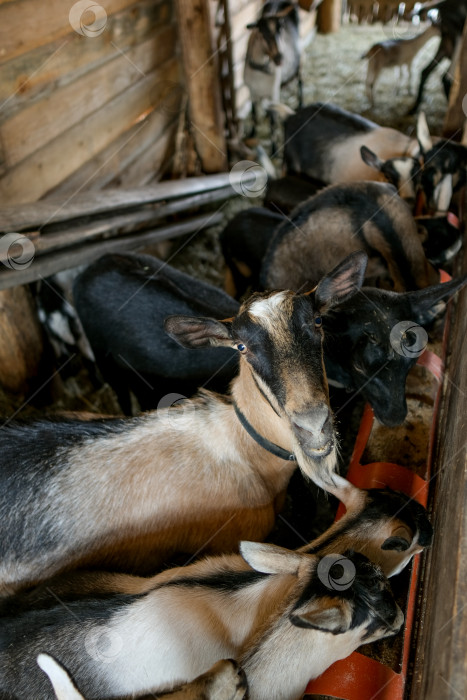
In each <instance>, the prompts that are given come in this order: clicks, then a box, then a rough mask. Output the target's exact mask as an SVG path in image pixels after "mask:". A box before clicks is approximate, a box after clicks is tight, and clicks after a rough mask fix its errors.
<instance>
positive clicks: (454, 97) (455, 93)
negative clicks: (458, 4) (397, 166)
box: [443, 23, 467, 140]
mask: <svg viewBox="0 0 467 700" xmlns="http://www.w3.org/2000/svg"><path fill="white" fill-rule="evenodd" d="M466 94H467V23H466V24H465V26H464V33H463V36H462V43H461V46H460V54H459V59H458V61H457V65H456V67H455V70H454V82H453V84H452V88H451V92H450V95H449V106H448V110H447V112H446V118H445V121H444V126H443V135H444V136H446V137H447V138H451V137H452V136H453V135H454V134H456V137H457V140H460V138H459V132H462V129H463V127H464V123H465V119H466V113H465V106H466V105H465V104H464V101H465V96H466Z"/></svg>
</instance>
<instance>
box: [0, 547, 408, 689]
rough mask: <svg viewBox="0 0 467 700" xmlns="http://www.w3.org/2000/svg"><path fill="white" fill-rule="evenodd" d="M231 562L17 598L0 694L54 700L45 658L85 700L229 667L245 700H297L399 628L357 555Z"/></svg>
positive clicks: (0, 666)
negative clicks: (236, 671)
mask: <svg viewBox="0 0 467 700" xmlns="http://www.w3.org/2000/svg"><path fill="white" fill-rule="evenodd" d="M240 551H241V554H242V557H243V559H242V557H239V556H236V555H231V556H221V557H211V558H207V559H204V560H202V561H199V562H196V563H194V564H191V565H190V566H188V567H181V568H178V569H172V570H168V571H164V572H163V573H161V574H159V575H158V576H155V577H153V578H152V579H144V578H143V579H138V578H136V577H131V576H123V575H121V576H120V577H119V576H118V575H112V574H107V575H106V574H101V575H100V586H99V588H100V590H96V587H94V591H93V590H92V588H91V589H87V586H86V583H85V582H84V585H78V586H77V588H76V591H75V592H74V595H73V592H72V593H70V590H69V589H68V590H67V588H66V585H65V586H61V585H60V582H58V581H51V582H47V584H45V585H44V586H42V588H41V589H39V590H35V591H33V592H32V593H31V595H30V596H29V602H30V603H31V600H32V599H34V598H35V599H36V602H35V605H34V603H33V604H32V605H30V604H28V596H19V597H18V600H17V601H16V602H15V603H14V605H13V608H14V610H13V608H12V607H10V609H9V611H10V612H9V614H8V613H7V616H6V617H5V616H4V617H2V618H1V620H0V624H1V630H2V634H1V637H0V694H1V693H2V692H3V693H5V694H6V695H8V694H9V693H10V694H12V693H13V694H14V696H15V698H17V700H30V698H31V697H34V698H36V697H37V698H39V697H40V698H41V700H48V699H49V698H52V697H53V695H52V694H51V689H50V686H49V685H48V680H47V679H46V677H45V676H44V674H43V673H41V671H40V670H39V668H38V667H37V665H36V661H35V660H36V658H37V655H38V653H41V652H46V653H48V654H51V655H53V656H54V657H56V658H59V659H60V661H61V662H62V663H63V664H64V666H65V668H67V669H68V671H69V672H70V674H71V675H72V677H73V679H74V681H75V682H76V683H77V685H78V687H79V688H80V691H81V692H82V693H83V694H84V695H85V696H86V695H87V696H90V697H109V696H110V697H115V696H117V697H118V696H122V695H123V696H124V695H137V694H142V693H143V692H156V690H155V689H162V690H164V689H165V690H169V689H171V688H173V687H174V686H175V685H176V684H178V683H182V682H186V681H190V680H192V679H194V678H195V677H196V676H198V675H199V674H200V673H203V672H205V671H206V669H209V668H210V667H211V666H212V665H213V663H215V662H216V661H218V660H219V659H223V658H234V659H236V661H237V662H238V663H239V664H240V666H241V667H242V668H243V669H244V671H245V674H246V677H247V679H248V687H249V697H250V700H272V699H274V698H276V699H278V698H280V699H281V700H296V699H297V698H298V697H300V696H301V694H302V693H303V692H304V689H305V687H306V685H307V682H308V680H309V679H310V678H315V677H316V676H318V675H320V674H321V673H322V672H323V671H324V670H325V669H326V668H328V667H329V666H330V665H331V664H332V663H334V662H335V661H337V660H338V659H342V658H344V657H346V656H348V655H349V654H350V653H352V652H353V651H354V650H355V649H356V648H357V647H358V646H360V644H362V643H368V642H372V641H375V640H377V639H382V638H383V637H386V636H389V635H392V634H395V633H397V632H398V631H399V629H400V627H401V625H402V622H403V614H402V612H401V610H400V608H399V607H398V605H397V604H396V602H395V600H394V598H393V595H392V593H391V591H390V588H389V583H388V581H387V579H386V578H385V577H384V575H383V573H382V571H381V569H380V568H379V567H378V566H377V565H375V564H373V563H371V562H370V561H369V560H368V559H367V558H366V557H365V556H363V555H361V554H359V553H356V552H353V551H352V550H346V551H345V552H343V553H335V554H326V555H324V556H319V555H315V554H307V553H303V552H292V551H289V550H286V549H283V548H281V547H276V546H275V545H270V544H260V543H256V542H243V543H241V546H240ZM115 581H116V583H115ZM81 583H82V582H81ZM115 588H117V590H118V592H112V589H113V590H114V591H115ZM3 607H4V608H5V607H6V606H3ZM7 609H8V608H7ZM0 612H1V611H0ZM106 643H107V644H106ZM103 645H104V646H103ZM102 646H103V652H102V653H101V648H102Z"/></svg>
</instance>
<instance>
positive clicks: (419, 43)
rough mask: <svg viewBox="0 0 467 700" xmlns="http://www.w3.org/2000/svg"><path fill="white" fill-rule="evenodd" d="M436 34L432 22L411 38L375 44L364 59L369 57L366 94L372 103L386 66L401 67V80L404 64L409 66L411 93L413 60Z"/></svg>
mask: <svg viewBox="0 0 467 700" xmlns="http://www.w3.org/2000/svg"><path fill="white" fill-rule="evenodd" d="M434 36H439V29H438V27H437V26H436V25H434V24H430V26H429V27H428V28H427V29H425V31H423V32H420V33H419V34H417V35H416V36H414V37H412V38H410V39H386V41H379V42H378V43H376V44H373V46H371V47H370V48H369V49H368V51H367V52H366V53H364V54H363V56H362V59H365V58H367V59H368V69H367V76H366V85H365V87H366V94H367V97H368V100H369V101H370V103H371V105H372V106H373V105H374V89H375V84H376V81H377V80H378V76H379V74H380V73H381V71H382V70H384V69H386V68H395V67H396V66H397V67H398V68H399V82H400V80H401V78H402V66H406V67H407V72H408V83H409V93H410V88H411V84H412V61H413V60H414V58H415V56H416V55H417V53H418V52H419V51H420V49H421V48H422V47H423V46H424V45H425V44H426V43H427V41H429V40H430V39H432V38H433V37H434Z"/></svg>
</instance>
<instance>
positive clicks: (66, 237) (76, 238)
mask: <svg viewBox="0 0 467 700" xmlns="http://www.w3.org/2000/svg"><path fill="white" fill-rule="evenodd" d="M231 196H232V190H231V189H230V188H227V187H226V188H223V189H220V190H212V191H211V192H202V193H200V194H196V195H193V196H191V197H186V198H184V199H177V200H174V201H172V202H168V203H167V204H161V205H159V206H156V207H154V208H151V209H143V210H142V211H135V212H133V213H130V214H120V215H119V216H111V217H109V218H106V219H100V220H98V221H91V222H90V223H85V224H81V225H75V226H72V225H71V226H66V228H65V229H64V230H59V231H55V232H54V233H44V234H42V235H38V234H37V233H34V234H32V235H30V236H29V235H28V238H31V239H32V240H33V242H34V248H35V255H36V256H41V255H44V254H50V253H51V252H54V251H57V250H62V251H63V250H64V249H65V248H70V247H71V246H76V245H79V244H81V243H87V242H90V241H95V240H101V239H109V238H118V237H119V236H124V235H127V234H129V233H133V234H134V233H135V232H138V231H141V230H143V229H148V228H150V227H154V226H155V225H156V224H158V223H159V224H160V222H161V220H162V219H165V218H166V217H168V216H172V215H173V214H176V215H180V214H183V213H185V214H186V212H188V211H189V210H191V209H196V208H199V207H201V206H206V205H207V204H213V203H216V202H220V201H222V200H226V199H228V198H229V197H231ZM7 259H8V251H4V252H0V262H4V261H5V260H7Z"/></svg>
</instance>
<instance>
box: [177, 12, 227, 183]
mask: <svg viewBox="0 0 467 700" xmlns="http://www.w3.org/2000/svg"><path fill="white" fill-rule="evenodd" d="M175 4H176V7H177V18H178V31H179V39H180V47H181V52H182V61H183V71H184V74H185V85H186V89H187V92H188V103H189V115H190V120H191V130H192V133H193V138H194V141H195V146H196V150H197V152H198V155H199V157H200V159H201V164H202V168H203V171H204V172H206V173H216V172H221V171H223V170H226V169H227V148H226V143H225V136H224V119H223V114H222V109H221V94H220V85H219V72H218V67H217V60H216V52H215V50H214V47H213V41H212V32H211V21H210V16H209V2H208V0H176V2H175Z"/></svg>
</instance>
